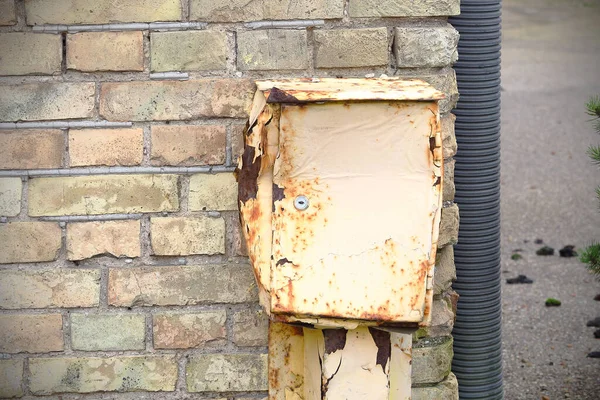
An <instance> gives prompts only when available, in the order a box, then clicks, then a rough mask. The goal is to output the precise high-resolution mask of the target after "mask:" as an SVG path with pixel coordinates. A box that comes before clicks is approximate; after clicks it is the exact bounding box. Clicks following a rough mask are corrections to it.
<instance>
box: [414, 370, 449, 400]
mask: <svg viewBox="0 0 600 400" xmlns="http://www.w3.org/2000/svg"><path fill="white" fill-rule="evenodd" d="M411 398H412V400H432V399H444V400H458V381H457V380H456V376H455V375H454V374H453V373H450V374H449V375H448V376H447V377H446V379H444V380H443V381H441V382H440V383H438V384H437V385H435V386H423V387H413V388H412V397H411Z"/></svg>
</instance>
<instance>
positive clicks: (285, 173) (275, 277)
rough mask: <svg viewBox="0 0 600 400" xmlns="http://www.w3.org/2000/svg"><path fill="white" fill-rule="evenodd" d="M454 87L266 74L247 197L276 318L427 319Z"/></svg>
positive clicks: (245, 163) (314, 321) (263, 288)
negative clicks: (446, 114) (444, 120)
mask: <svg viewBox="0 0 600 400" xmlns="http://www.w3.org/2000/svg"><path fill="white" fill-rule="evenodd" d="M443 97H444V95H443V93H441V92H439V91H437V90H436V89H434V88H433V87H431V86H430V85H428V84H427V83H425V82H422V81H419V80H401V79H393V78H386V79H293V80H279V81H259V82H257V92H256V95H255V98H254V103H253V105H252V111H251V115H250V120H249V124H248V129H247V131H246V134H245V141H246V142H245V150H244V154H243V156H242V158H241V160H240V165H239V167H238V181H239V201H240V212H241V219H242V228H243V231H244V235H245V238H246V242H247V245H248V251H249V256H250V259H251V262H252V265H253V268H254V272H255V274H256V280H257V283H258V287H259V292H260V301H261V304H262V306H263V307H264V308H265V310H266V311H267V312H268V313H269V315H270V316H271V319H272V320H273V321H278V322H289V323H295V322H296V323H297V322H301V323H304V324H310V325H312V326H316V327H345V328H350V329H353V328H355V327H357V326H360V325H367V326H375V325H377V326H387V327H394V326H400V327H417V326H418V325H423V324H427V322H428V320H429V310H430V308H431V302H432V287H433V284H432V280H433V272H434V263H435V255H436V247H437V246H436V242H437V238H438V226H439V219H440V211H441V206H442V179H443V165H442V160H443V157H442V140H441V132H440V122H439V112H438V100H440V99H442V98H443Z"/></svg>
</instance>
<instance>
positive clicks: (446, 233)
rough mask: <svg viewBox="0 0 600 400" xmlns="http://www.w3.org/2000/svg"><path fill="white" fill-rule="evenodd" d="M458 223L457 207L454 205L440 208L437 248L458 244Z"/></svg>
mask: <svg viewBox="0 0 600 400" xmlns="http://www.w3.org/2000/svg"><path fill="white" fill-rule="evenodd" d="M459 221H460V217H459V214H458V206H457V205H456V204H452V205H451V206H450V207H444V208H442V219H441V221H440V235H439V238H438V248H442V247H444V246H447V245H449V244H450V245H452V244H456V243H458V224H459Z"/></svg>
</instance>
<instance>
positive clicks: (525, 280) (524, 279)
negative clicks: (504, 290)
mask: <svg viewBox="0 0 600 400" xmlns="http://www.w3.org/2000/svg"><path fill="white" fill-rule="evenodd" d="M506 283H508V284H509V285H514V284H515V283H533V280H532V279H529V278H528V277H527V276H525V275H519V276H517V277H516V278H508V279H507V280H506Z"/></svg>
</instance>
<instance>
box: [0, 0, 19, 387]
mask: <svg viewBox="0 0 600 400" xmlns="http://www.w3.org/2000/svg"><path fill="white" fill-rule="evenodd" d="M16 23H17V15H16V13H15V0H0V25H14V24H16ZM0 396H1V394H0Z"/></svg>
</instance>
